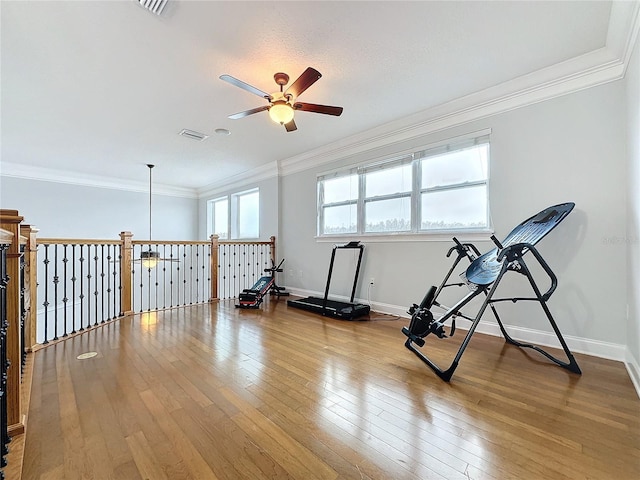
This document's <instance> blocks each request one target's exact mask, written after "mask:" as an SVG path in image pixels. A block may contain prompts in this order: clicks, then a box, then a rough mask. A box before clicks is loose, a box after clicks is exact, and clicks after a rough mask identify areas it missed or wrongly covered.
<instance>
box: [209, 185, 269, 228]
mask: <svg viewBox="0 0 640 480" xmlns="http://www.w3.org/2000/svg"><path fill="white" fill-rule="evenodd" d="M256 193H257V194H258V217H257V225H256V232H257V235H256V236H255V237H254V236H245V237H241V236H240V221H241V218H240V216H241V215H242V212H241V211H240V201H241V199H242V197H244V196H247V195H253V194H256ZM221 201H226V202H227V238H224V239H223V238H220V240H242V239H247V240H249V239H255V238H260V189H259V188H258V187H256V188H251V189H249V190H243V191H240V192H233V193H229V194H227V195H223V196H219V197H216V198H212V199H210V200H207V234H208V236H211V235H212V234H213V233H215V232H214V229H215V204H216V203H217V202H221Z"/></svg>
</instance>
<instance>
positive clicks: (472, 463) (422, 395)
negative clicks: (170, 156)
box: [22, 299, 640, 480]
mask: <svg viewBox="0 0 640 480" xmlns="http://www.w3.org/2000/svg"><path fill="white" fill-rule="evenodd" d="M405 324H406V321H405V320H397V319H393V317H385V316H382V315H377V316H376V315H375V314H372V319H371V321H353V322H347V321H341V320H333V319H329V318H323V317H321V316H318V315H315V314H311V313H307V312H304V311H301V310H295V309H292V308H288V307H287V306H286V302H285V301H284V300H280V301H276V300H274V299H270V300H269V301H267V302H266V304H264V305H263V308H262V309H260V310H237V309H235V308H234V307H233V303H231V302H221V303H219V304H213V305H211V306H208V305H205V306H196V307H188V308H180V309H174V310H170V311H165V312H159V313H157V314H153V313H152V314H149V315H147V314H145V315H136V316H134V317H131V318H125V319H122V320H119V321H116V322H113V323H110V324H107V325H105V326H103V327H102V328H98V329H95V330H92V331H89V332H87V333H85V334H83V335H80V336H77V337H75V338H72V339H69V340H67V341H65V342H62V343H59V344H57V345H52V346H50V347H47V348H44V349H42V350H40V351H38V352H36V353H35V357H34V363H33V390H32V395H31V405H30V411H29V418H28V421H29V426H28V430H27V436H26V440H25V451H24V467H23V474H22V478H23V479H25V480H35V479H43V480H44V479H47V480H48V479H65V480H73V479H123V480H137V479H149V480H162V479H171V480H179V479H198V480H208V479H229V480H238V479H251V480H255V479H267V478H268V479H284V478H293V479H305V480H306V479H338V478H339V479H358V480H362V479H432V478H433V479H437V478H445V479H468V478H478V479H538V478H539V479H578V478H590V479H594V478H595V479H616V480H624V479H637V478H639V477H640V400H639V399H638V396H637V395H636V393H635V391H634V389H633V386H632V384H631V381H630V380H629V378H628V375H627V372H626V370H625V367H624V365H623V364H622V363H619V362H613V361H608V360H603V359H598V358H593V357H587V356H584V355H576V357H577V361H578V363H579V364H580V367H581V368H582V370H583V372H584V373H583V375H582V376H578V375H574V374H571V373H569V372H567V371H565V370H563V369H561V368H559V367H557V366H555V365H553V364H550V363H549V362H548V361H547V360H546V359H544V358H543V357H542V356H540V355H538V354H537V353H535V352H530V353H528V352H525V351H522V350H520V349H518V348H516V347H512V346H508V345H506V344H504V342H503V341H502V339H500V338H496V337H490V336H485V335H481V334H476V335H474V337H473V339H472V341H471V344H470V346H469V348H468V349H467V351H466V353H465V355H464V356H463V358H462V361H461V363H460V366H459V368H458V370H457V371H456V373H455V375H454V377H453V379H452V381H451V383H449V384H448V383H445V382H442V381H441V380H439V379H438V378H437V377H436V376H435V375H433V373H432V372H431V371H430V370H429V369H428V368H426V366H425V365H424V364H422V363H421V362H420V361H419V360H418V359H417V358H416V357H415V356H414V355H413V354H412V353H411V352H409V351H408V350H407V349H405V348H404V345H403V344H404V339H405V337H404V336H403V335H402V333H401V332H400V329H401V327H402V326H403V325H405ZM462 337H463V335H462V333H461V332H458V333H457V334H456V336H455V337H453V338H452V339H447V340H440V339H437V338H433V339H432V338H428V339H427V347H425V348H429V353H430V355H432V356H433V357H434V358H436V359H438V358H441V359H443V363H446V361H445V359H447V360H448V359H451V358H452V356H453V354H454V353H455V351H456V350H457V346H458V344H459V342H460V341H461V339H462ZM85 352H97V355H96V356H95V357H93V358H88V359H83V360H78V359H77V356H78V355H80V354H82V353H85Z"/></svg>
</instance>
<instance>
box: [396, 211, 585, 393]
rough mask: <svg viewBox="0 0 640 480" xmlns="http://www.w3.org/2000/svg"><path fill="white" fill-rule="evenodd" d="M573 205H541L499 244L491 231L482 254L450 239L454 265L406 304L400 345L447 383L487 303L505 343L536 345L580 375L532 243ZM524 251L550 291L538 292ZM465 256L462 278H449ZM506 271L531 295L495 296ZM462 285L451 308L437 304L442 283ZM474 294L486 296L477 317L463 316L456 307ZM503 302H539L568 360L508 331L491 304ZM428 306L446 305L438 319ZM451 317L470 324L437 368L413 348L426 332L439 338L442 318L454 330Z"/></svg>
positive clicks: (542, 263)
mask: <svg viewBox="0 0 640 480" xmlns="http://www.w3.org/2000/svg"><path fill="white" fill-rule="evenodd" d="M574 206H575V204H574V203H563V204H560V205H554V206H552V207H549V208H546V209H545V210H543V211H541V212H540V213H538V214H536V215H534V216H532V217H530V218H528V219H527V220H525V221H524V222H522V223H521V224H520V225H518V226H517V227H516V228H514V229H513V230H512V231H511V233H509V235H507V238H505V239H504V241H503V242H502V243H501V242H500V241H498V239H497V238H496V237H495V236H491V239H492V240H493V242H494V243H495V244H496V248H494V249H493V250H491V251H489V252H487V253H485V254H484V255H480V252H479V251H478V249H477V248H476V247H475V246H474V245H473V244H470V243H464V244H463V243H460V242H459V241H458V240H457V239H456V238H453V241H454V243H455V246H453V247H451V248H450V249H449V252H448V253H447V257H450V256H451V254H452V253H453V252H454V251H455V252H456V253H457V257H456V258H455V260H454V262H453V265H452V266H451V268H450V269H449V272H448V273H447V275H446V276H445V278H444V280H443V281H442V283H441V284H440V286H439V287H435V286H433V287H431V288H430V289H429V291H428V292H427V294H426V295H425V296H424V298H423V299H422V302H421V303H420V305H416V304H414V305H413V306H412V307H411V308H410V309H409V312H408V313H409V314H411V321H410V322H409V326H408V327H403V328H402V333H404V334H405V335H406V336H407V341H406V342H405V347H407V348H408V349H409V350H411V351H412V352H413V353H415V354H416V355H417V356H418V358H420V359H421V360H422V361H423V362H424V363H426V364H427V365H428V366H429V367H430V368H431V369H432V370H433V371H434V372H435V373H436V374H437V375H438V376H439V377H440V378H441V379H443V380H444V381H446V382H448V381H449V380H450V379H451V377H452V375H453V372H454V371H455V369H456V368H457V366H458V363H459V362H460V358H461V357H462V354H463V353H464V351H465V349H466V348H467V345H468V344H469V341H470V340H471V336H472V335H473V333H474V331H475V329H476V327H477V326H478V323H479V322H480V319H481V317H482V315H483V314H484V312H485V310H486V309H487V307H489V308H491V311H492V312H493V315H494V317H495V319H496V320H497V322H498V325H499V327H500V331H501V332H502V335H503V336H504V338H505V340H506V341H507V342H508V343H510V344H512V345H516V346H518V347H524V348H531V349H533V350H536V351H537V352H539V353H541V354H542V355H544V356H545V357H547V358H548V359H549V360H551V361H552V362H554V363H556V364H558V365H559V366H561V367H563V368H566V369H567V370H569V371H570V372H573V373H577V374H581V373H582V372H581V371H580V367H578V364H577V363H576V360H575V358H574V357H573V355H572V353H571V351H570V350H569V347H567V344H566V342H565V341H564V338H563V337H562V334H561V333H560V330H559V329H558V326H557V325H556V322H555V320H554V319H553V316H552V315H551V311H550V310H549V307H548V306H547V301H548V300H549V298H550V297H551V295H552V294H553V292H554V291H555V289H556V287H557V286H558V279H557V277H556V276H555V274H554V273H553V271H552V270H551V268H550V267H549V265H548V264H547V262H546V261H545V260H544V259H543V258H542V256H541V255H540V253H539V252H538V250H537V249H536V248H535V247H534V245H535V244H536V243H538V242H539V241H540V240H541V239H542V238H543V237H544V236H545V235H546V234H547V233H549V232H550V231H551V230H553V229H554V228H555V227H556V226H557V225H558V224H559V223H560V222H561V221H562V220H563V219H564V218H565V217H566V216H567V215H568V214H569V213H570V212H571V210H572V209H573V207H574ZM528 252H531V254H532V255H533V257H534V258H535V259H536V261H537V262H538V263H539V265H540V266H541V267H542V269H543V270H544V272H545V273H546V274H547V275H548V276H549V280H550V281H551V285H550V287H549V290H548V291H547V292H545V293H541V291H540V289H539V288H538V286H537V284H536V282H535V280H534V278H533V276H532V274H531V271H530V270H529V268H528V267H527V264H526V263H525V260H524V256H525V254H527V253H528ZM464 258H466V259H468V260H469V261H470V262H471V265H469V267H468V268H467V269H466V271H465V272H464V273H463V274H462V275H460V277H461V278H462V280H463V282H462V283H460V282H458V283H448V282H449V278H450V277H451V274H452V273H453V271H454V269H455V268H456V267H457V266H458V264H459V263H460V261H461V260H462V259H464ZM507 272H517V273H520V274H522V275H525V276H526V277H527V279H528V280H529V283H530V284H531V288H532V289H533V291H534V293H535V297H533V298H526V297H514V298H494V293H495V291H496V289H497V288H498V285H499V284H500V281H501V280H502V279H503V277H504V275H505V274H506V273H507ZM465 284H466V285H467V286H468V287H469V289H470V292H469V293H468V294H467V295H465V296H464V298H462V300H460V301H458V302H457V303H456V304H455V305H454V306H453V307H444V306H443V305H441V304H440V303H438V301H437V298H438V296H439V295H440V292H441V291H442V289H443V288H446V287H451V286H461V285H465ZM478 295H484V296H485V298H484V301H483V302H482V305H481V306H480V309H479V310H478V313H477V314H476V316H475V317H469V316H466V315H464V314H463V313H462V312H461V309H462V308H463V307H464V306H465V305H467V304H468V303H469V302H470V301H471V300H473V299H474V298H475V297H477V296H478ZM507 301H508V302H513V303H516V302H519V301H536V302H539V303H540V306H541V307H542V309H543V310H544V313H545V315H546V316H547V319H548V320H549V323H551V327H552V328H553V331H554V332H555V334H556V336H557V337H558V340H559V342H560V345H561V346H562V349H563V350H564V353H565V354H566V356H567V360H568V361H562V360H559V359H558V358H556V357H554V356H553V355H551V354H550V353H548V352H546V351H545V350H543V349H542V348H540V347H538V346H536V345H530V344H526V343H521V342H518V341H517V340H514V339H513V338H512V337H511V336H509V334H508V333H507V331H506V330H505V328H504V325H503V324H502V321H501V320H500V317H499V316H498V312H497V310H496V307H495V304H496V303H498V302H507ZM433 306H437V307H440V308H443V309H444V310H445V313H444V314H443V315H442V316H441V317H439V318H438V319H435V318H434V315H433V313H432V312H431V308H432V307H433ZM456 317H461V318H465V319H467V320H470V321H471V322H472V323H471V327H470V328H469V330H468V331H467V334H466V336H465V337H464V340H463V341H462V344H461V345H460V348H459V350H458V353H457V354H456V356H455V358H454V359H453V362H452V363H451V365H450V366H449V368H447V369H446V370H442V369H441V368H440V367H438V365H436V364H435V363H434V362H433V361H432V360H430V359H429V358H428V357H427V356H426V355H424V354H423V353H422V351H421V350H419V349H418V347H423V346H424V344H425V341H424V337H426V336H427V335H429V334H431V333H433V334H435V335H436V336H437V337H439V338H445V337H447V334H446V332H445V322H447V321H448V320H449V319H451V326H450V330H449V336H451V335H453V333H454V332H455V320H456Z"/></svg>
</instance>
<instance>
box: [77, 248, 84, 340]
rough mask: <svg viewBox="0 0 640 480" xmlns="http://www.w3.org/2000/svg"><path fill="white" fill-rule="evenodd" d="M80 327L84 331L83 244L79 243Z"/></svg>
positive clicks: (80, 330)
mask: <svg viewBox="0 0 640 480" xmlns="http://www.w3.org/2000/svg"><path fill="white" fill-rule="evenodd" d="M79 261H80V328H79V329H78V331H79V332H82V331H84V245H82V244H81V245H80V259H79Z"/></svg>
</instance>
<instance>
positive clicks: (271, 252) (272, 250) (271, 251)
mask: <svg viewBox="0 0 640 480" xmlns="http://www.w3.org/2000/svg"><path fill="white" fill-rule="evenodd" d="M270 240H271V245H269V255H271V265H277V264H278V262H277V260H276V237H274V236H273V235H272V236H271V239H270ZM274 275H275V273H274Z"/></svg>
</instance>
